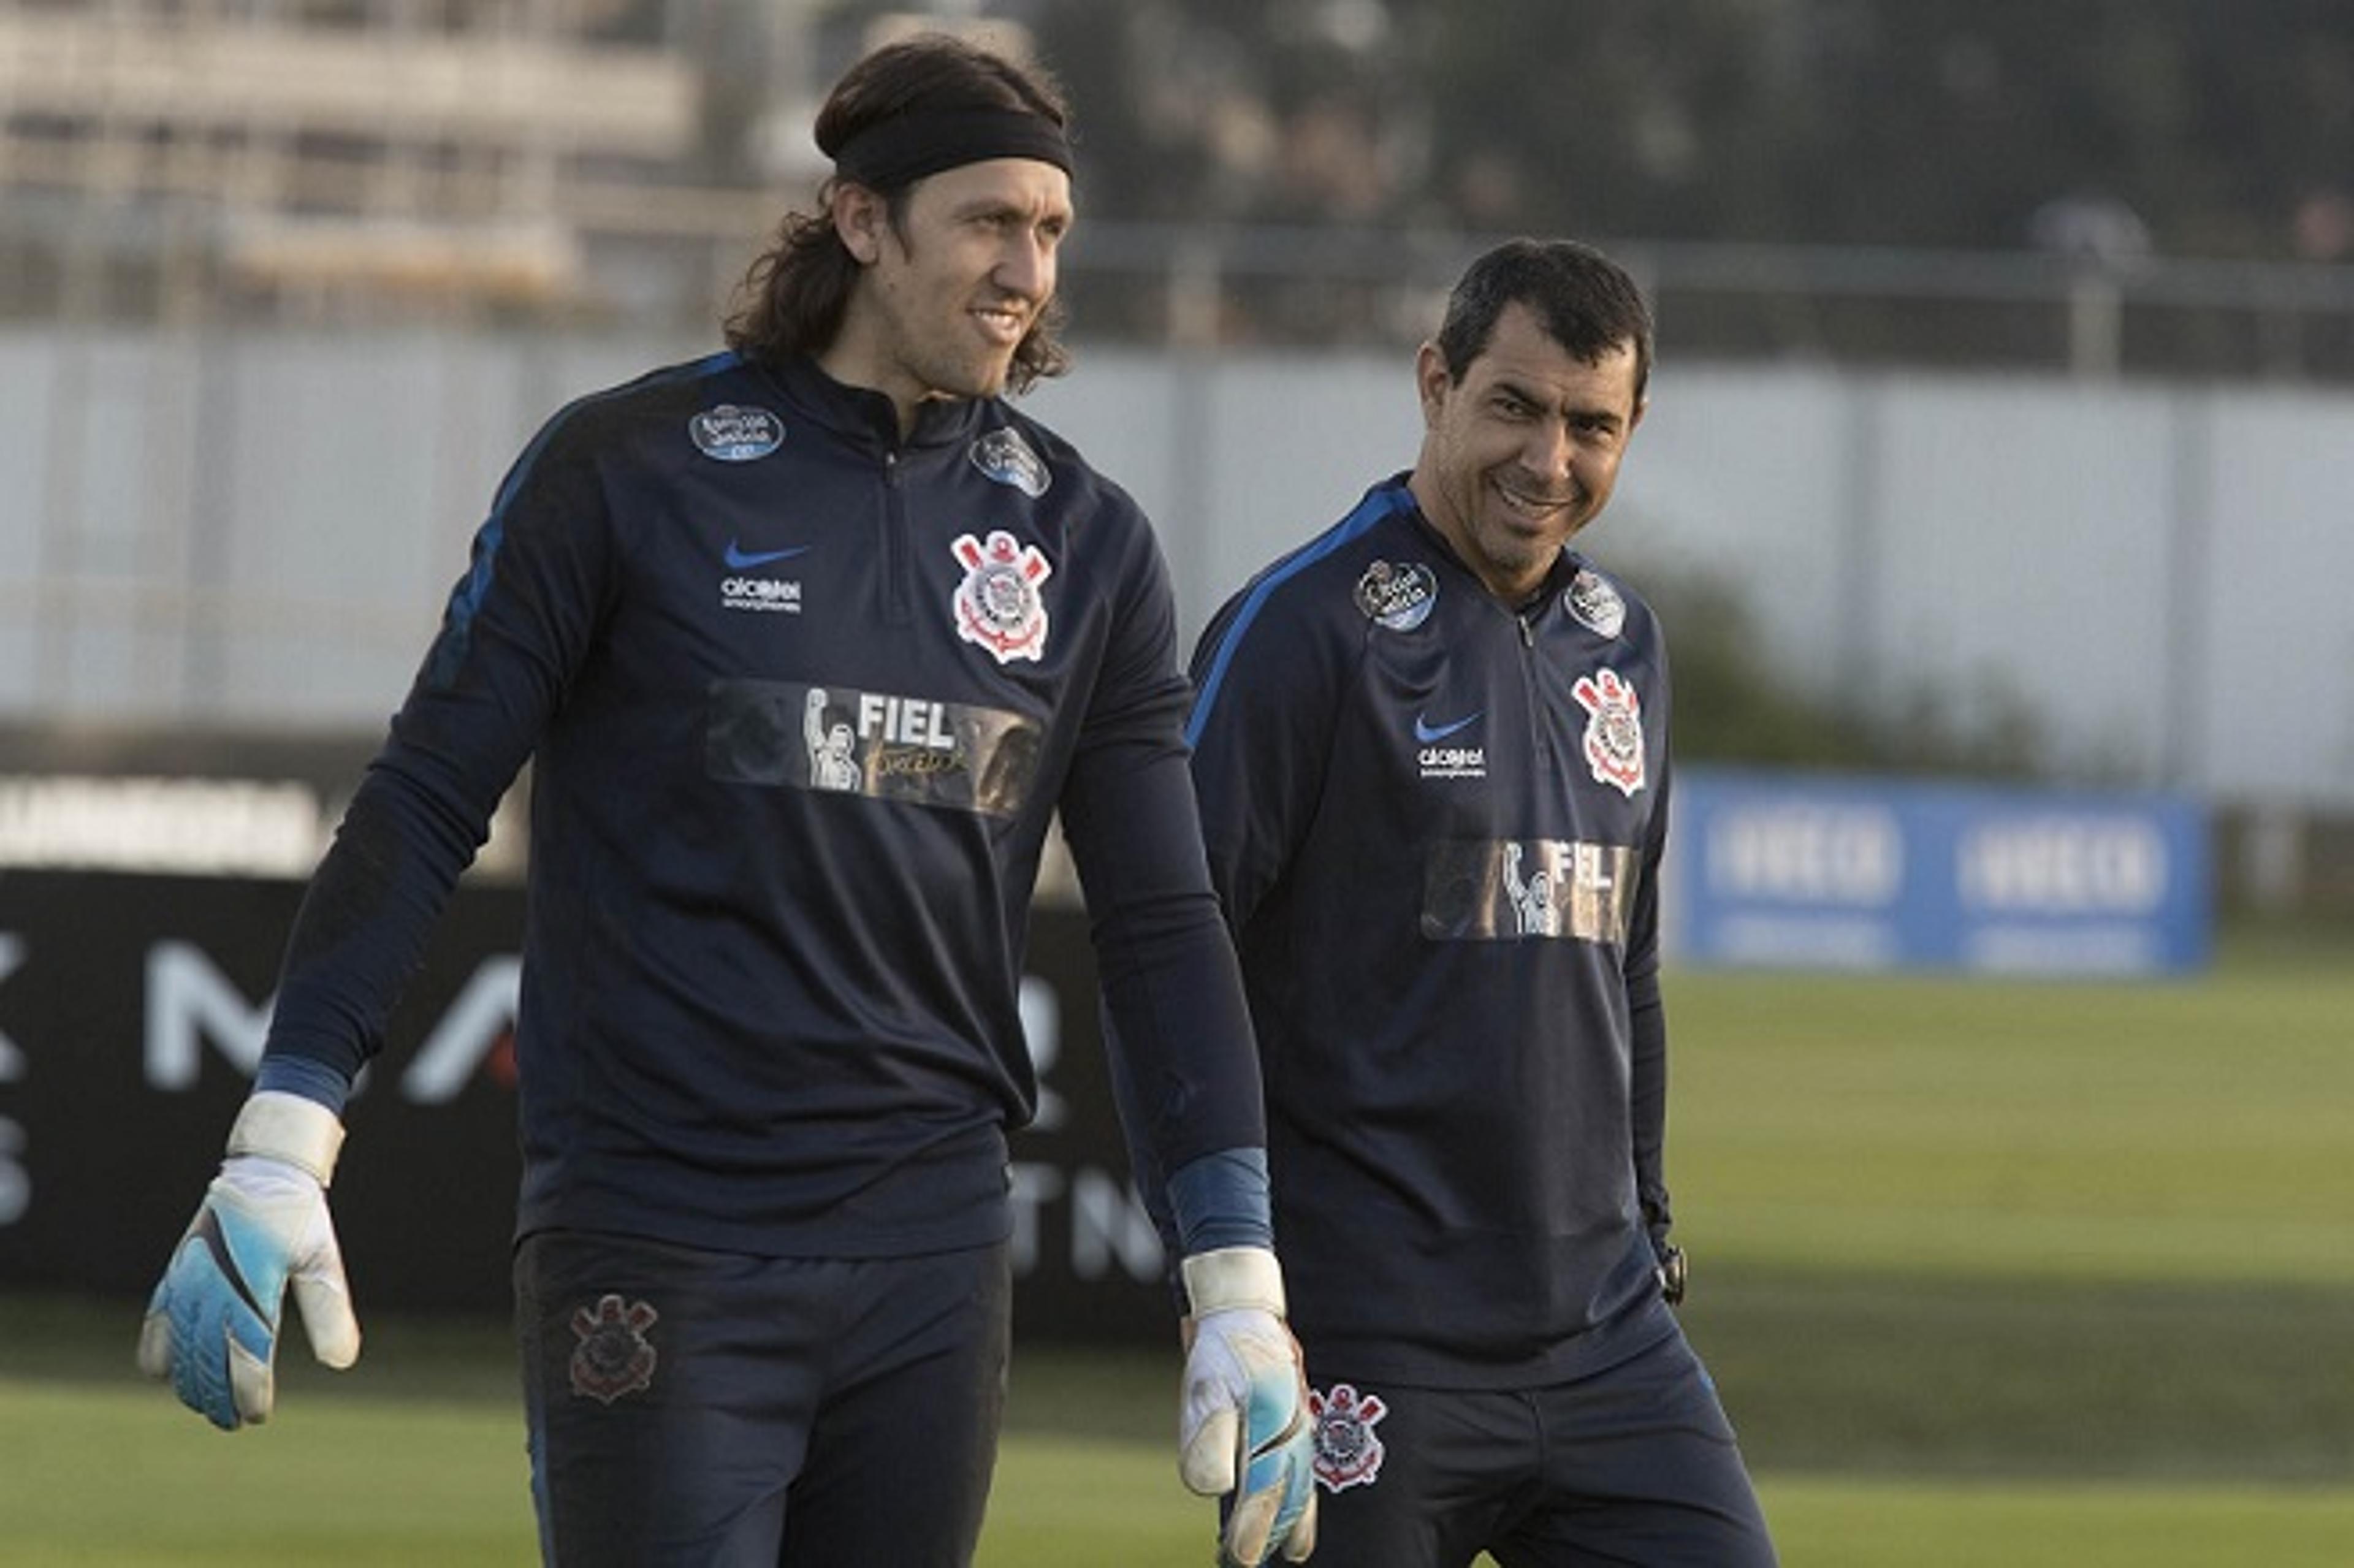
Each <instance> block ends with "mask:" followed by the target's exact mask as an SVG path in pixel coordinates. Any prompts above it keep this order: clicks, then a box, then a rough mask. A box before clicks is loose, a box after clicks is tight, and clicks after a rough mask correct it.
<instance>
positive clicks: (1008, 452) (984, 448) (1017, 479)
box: [966, 429, 1055, 500]
mask: <svg viewBox="0 0 2354 1568" xmlns="http://www.w3.org/2000/svg"><path fill="white" fill-rule="evenodd" d="M966 455H967V456H969V457H970V458H971V459H972V466H973V467H975V468H977V469H979V470H981V472H983V473H985V474H987V475H989V477H990V478H991V479H993V480H995V481H997V482H998V483H1000V484H1010V485H1012V486H1013V488H1014V489H1016V490H1018V491H1020V492H1021V493H1023V494H1024V495H1027V496H1029V497H1031V498H1032V499H1033V500H1034V499H1036V498H1037V497H1039V496H1041V495H1044V494H1045V493H1046V487H1047V486H1048V485H1050V484H1052V483H1054V482H1055V476H1054V475H1053V474H1052V473H1050V472H1048V471H1047V469H1046V464H1045V461H1044V459H1042V458H1041V457H1039V455H1038V454H1037V453H1036V452H1034V451H1032V450H1030V443H1029V442H1028V441H1025V440H1023V439H1022V432H1021V431H1019V430H1016V429H997V430H991V431H990V432H989V433H988V434H987V435H985V436H983V437H981V439H980V440H977V441H975V442H973V443H972V445H971V446H970V448H968V449H967V451H966Z"/></svg>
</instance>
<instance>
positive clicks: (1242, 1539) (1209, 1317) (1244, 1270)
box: [1178, 1246, 1316, 1568]
mask: <svg viewBox="0 0 2354 1568" xmlns="http://www.w3.org/2000/svg"><path fill="white" fill-rule="evenodd" d="M1182 1269H1183V1273H1184V1278H1185V1297H1186V1299H1187V1301H1188V1302H1189V1303H1191V1305H1192V1307H1193V1311H1192V1313H1191V1315H1190V1316H1188V1317H1187V1318H1186V1319H1185V1334H1186V1353H1185V1383H1184V1389H1183V1402H1182V1407H1181V1412H1180V1424H1179V1431H1178V1473H1179V1474H1180V1475H1181V1476H1182V1477H1183V1478H1184V1481H1185V1485H1186V1486H1187V1487H1188V1488H1189V1489H1192V1490H1193V1491H1195V1492H1197V1493H1199V1494H1201V1495H1202V1496H1204V1497H1222V1496H1224V1495H1225V1494H1226V1493H1228V1492H1232V1493H1234V1494H1235V1495H1234V1502H1233V1506H1232V1508H1231V1509H1230V1510H1228V1512H1227V1516H1226V1527H1225V1535H1224V1537H1223V1538H1222V1540H1221V1542H1220V1547H1221V1556H1220V1562H1221V1563H1228V1564H1240V1565H1241V1568H1259V1565H1260V1564H1262V1563H1266V1562H1267V1561H1268V1560H1269V1559H1270V1558H1272V1557H1273V1556H1274V1554H1275V1552H1277V1550H1278V1549H1280V1550H1281V1551H1282V1552H1283V1555H1284V1556H1285V1557H1286V1558H1288V1559H1289V1560H1290V1561H1291V1562H1294V1563H1299V1562H1304V1561H1306V1560H1307V1557H1308V1554H1309V1552H1311V1551H1313V1550H1314V1549H1315V1546H1316V1478H1315V1473H1314V1466H1315V1458H1316V1432H1315V1427H1314V1425H1312V1424H1311V1423H1310V1419H1309V1414H1308V1380H1307V1377H1306V1374H1305V1373H1303V1372H1301V1370H1300V1365H1299V1343H1298V1341H1297V1340H1293V1339H1292V1337H1291V1330H1288V1329H1287V1328H1285V1327H1284V1323H1283V1306H1284V1303H1283V1274H1282V1271H1281V1270H1280V1269H1279V1268H1278V1266H1277V1264H1276V1261H1275V1254H1273V1253H1272V1252H1269V1251H1268V1250H1267V1248H1265V1247H1253V1246H1244V1247H1225V1248H1221V1249H1219V1250H1217V1251H1214V1252H1204V1253H1196V1254H1194V1255H1193V1256H1191V1257H1189V1258H1187V1259H1185V1261H1184V1263H1183V1265H1182Z"/></svg>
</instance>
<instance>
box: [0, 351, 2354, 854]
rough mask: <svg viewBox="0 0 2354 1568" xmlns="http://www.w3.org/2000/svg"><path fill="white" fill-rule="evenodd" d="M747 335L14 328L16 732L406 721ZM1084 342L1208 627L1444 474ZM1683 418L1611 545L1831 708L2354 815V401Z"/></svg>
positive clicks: (1379, 369) (1350, 379)
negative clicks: (572, 514) (522, 459)
mask: <svg viewBox="0 0 2354 1568" xmlns="http://www.w3.org/2000/svg"><path fill="white" fill-rule="evenodd" d="M708 346H709V345H708V344H704V343H692V342H690V343H677V342H669V343H658V342H647V341H614V340H609V339H587V338H584V339H561V340H558V339H548V338H515V339H497V338H484V337H481V336H468V335H461V334H434V333H410V334H384V335H360V334H342V335H335V336H327V335H320V336H303V335H288V334H264V335H215V334H202V335H181V336H171V335H148V334H139V335H126V336H109V335H102V334H101V335H90V334H79V335H77V334H63V333H60V332H58V331H55V330H46V329H43V330H25V329H19V330H16V331H14V332H9V333H5V334H0V718H5V719H19V720H33V721H56V720H60V719H63V720H77V719H89V720H106V721H133V722H148V721H154V722H159V723H171V724H175V725H188V724H195V725H210V724H236V725H239V726H257V725H259V726H338V727H345V728H352V727H358V728H363V729H373V728H375V727H376V726H379V725H380V724H381V723H382V721H383V718H384V716H385V715H387V713H388V712H389V711H390V709H391V708H392V707H393V706H394V705H396V704H397V703H398V699H399V696H400V694H401V693H402V691H403V690H404V689H405V688H406V686H407V683H408V677H409V675H410V673H411V672H412V671H413V669H414V666H415V663H416V661H417V659H418V657H419V654H420V653H421V652H422V650H423V648H424V645H425V642H426V640H427V639H428V637H429V635H430V632H431V629H432V627H433V624H434V622H435V620H436V619H437V617H438V615H439V612H440V603H441V600H442V598H443V596H444V595H445V594H446V592H447V590H448V588H449V585H450V584H451V581H453V580H454V579H455V577H457V576H458V574H459V573H460V572H461V570H462V569H463V567H464V565H465V556H466V545H467V541H468V539H469V538H470V536H471V535H472V530H473V528H474V526H475V524H477V523H478V522H479V520H480V518H481V516H482V511H483V509H484V507H485V506H486V505H487V503H488V500H489V497H490V495H491V493H492V492H493V488H494V487H495V485H496V483H497V482H498V479H499V476H500V474H501V473H502V472H503V471H504V468H505V466H506V464H507V462H508V461H510V460H511V459H512V457H513V455H514V452H515V451H516V450H518V449H519V447H520V446H521V444H522V443H523V441H524V440H525V439H526V438H527V437H528V435H529V434H530V432H531V430H532V429H534V428H535V426H536V425H537V424H538V422H539V421H540V420H541V419H542V418H544V417H545V416H546V414H547V413H548V412H549V411H551V410H552V409H553V408H556V407H557V405H558V404H560V403H562V402H563V401H564V400H566V399H567V398H568V397H572V396H574V395H576V394H578V393H579V392H582V391H586V390H588V389H590V388H593V387H599V386H602V385H607V384H610V383H611V382H614V381H618V380H620V379H623V378H625V377H627V376H631V375H633V374H635V373H636V372H637V371H639V370H641V369H642V368H645V367H646V366H650V365H652V364H655V363H660V362H664V361H670V360H676V359H684V358H687V357H690V356H692V355H695V354H697V353H700V352H703V351H705V349H706V348H707V347H708ZM1080 350H1081V356H1080V357H1081V364H1080V368H1079V370H1078V372H1077V373H1076V376H1075V377H1074V378H1073V379H1072V380H1070V381H1067V382H1065V383H1061V384H1055V385H1050V386H1048V387H1042V388H1041V389H1040V390H1039V391H1038V392H1037V393H1035V394H1034V396H1033V397H1032V398H1031V406H1032V408H1034V411H1035V412H1037V413H1038V414H1039V415H1040V416H1041V417H1043V418H1046V419H1047V420H1048V421H1049V422H1050V423H1053V424H1055V425H1056V426H1057V427H1058V428H1060V429H1063V430H1064V432H1065V433H1066V434H1067V435H1069V436H1070V437H1071V438H1072V439H1073V440H1076V442H1077V443H1078V444H1079V446H1080V447H1081V448H1082V450H1085V451H1087V454H1088V455H1089V456H1090V457H1091V458H1092V459H1093V460H1094V461H1096V462H1097V465H1098V466H1100V467H1101V468H1103V469H1104V470H1105V471H1108V472H1110V473H1112V474H1114V475H1115V476H1116V477H1118V478H1119V479H1120V480H1121V481H1122V482H1124V483H1126V484H1127V486H1128V487H1129V489H1130V490H1131V491H1132V492H1133V493H1135V494H1136V496H1137V497H1138V499H1139V500H1140V501H1141V502H1142V503H1144V504H1145V505H1146V507H1147V508H1148V509H1149V510H1150V512H1151V513H1152V514H1153V515H1154V517H1155V519H1156V520H1157V522H1158V523H1159V524H1160V525H1161V532H1162V535H1163V537H1164V540H1165V541H1166V545H1167V548H1168V552H1169V555H1170V557H1171V561H1172V567H1173V568H1174V571H1175V573H1176V577H1177V582H1178V588H1179V592H1180V594H1181V598H1182V614H1183V619H1184V624H1185V629H1186V631H1187V634H1188V636H1189V637H1190V636H1191V634H1192V632H1193V630H1195V629H1197V628H1198V627H1199V626H1200V625H1201V623H1202V622H1203V620H1204V619H1206V617H1207V616H1208V614H1209V612H1210V610H1211V609H1213V608H1214V606H1215V604H1216V603H1217V602H1218V600H1219V599H1223V598H1224V597H1225V595H1227V594H1228V593H1231V592H1232V591H1233V590H1234V589H1235V588H1236V587H1238V586H1239V585H1240V584H1241V583H1242V581H1243V580H1244V579H1245V578H1246V577H1247V576H1248V575H1249V574H1250V572H1252V571H1253V570H1255V569H1256V568H1257V567H1258V566H1259V565H1261V564H1263V563H1264V562H1265V561H1266V560H1267V559H1268V558H1269V557H1270V556H1274V555H1276V554H1277V553H1278V552H1280V551H1281V550H1284V549H1287V548H1288V547H1289V546H1292V545H1294V544H1296V543H1298V542H1299V541H1300V540H1302V539H1304V538H1306V537H1307V536H1308V535H1310V534H1312V533H1314V532H1316V531H1317V530H1319V529H1320V528H1321V527H1323V526H1324V525H1325V524H1328V523H1330V522H1331V521H1332V520H1333V519H1335V518H1337V517H1338V516H1339V515H1340V514H1341V513H1342V512H1344V511H1345V510H1346V509H1347V508H1348V506H1349V505H1350V504H1351V503H1352V502H1353V500H1354V499H1355V497H1356V496H1357V494H1358V493H1360V492H1361V491H1362V490H1363V487H1364V486H1365V485H1366V484H1368V483H1370V482H1372V481H1373V480H1374V479H1376V478H1378V477H1380V476H1382V475H1384V474H1386V473H1388V472H1390V471H1394V470H1396V469H1399V468H1403V467H1405V466H1407V465H1408V464H1409V463H1411V461H1413V457H1414V450H1415V445H1416V440H1417V436H1418V431H1419V418H1418V416H1417V414H1416V408H1415V404H1414V398H1413V392H1412V387H1411V383H1410V379H1409V367H1408V365H1407V363H1406V360H1405V356H1403V355H1378V356H1374V355H1326V356H1318V357H1312V358H1311V357H1274V356H1261V355H1227V356H1222V357H1217V358H1200V359H1186V358H1171V357H1168V356H1164V355H1143V354H1137V353H1129V352H1115V351H1112V350H1108V349H1105V350H1099V351H1090V350H1089V349H1088V348H1087V345H1086V344H1084V343H1082V344H1080ZM1652 405H1653V406H1652V411H1651V414H1650V416H1649V418H1647V419H1646V421H1645V423H1644V425H1643V427H1642V429H1641V431H1640V433H1639V434H1638V438H1637V440H1636V441H1635V444H1634V447H1633V449H1632V451H1631V453H1630V455H1629V457H1628V468H1627V471H1626V473H1625V476H1624V478H1623V480H1622V482H1621V485H1620V490H1619V495H1618V500H1617V503H1616V504H1615V505H1614V507H1613V509H1612V512H1611V513H1610V514H1609V515H1608V517H1607V518H1606V520H1605V521H1604V522H1603V523H1602V524H1599V525H1597V527H1596V530H1595V532H1594V533H1593V534H1592V535H1589V536H1588V538H1587V539H1586V540H1585V542H1584V543H1585V546H1586V547H1588V548H1589V549H1590V550H1591V551H1592V552H1593V553H1594V554H1596V556H1600V557H1601V558H1603V559H1604V560H1605V561H1606V562H1609V563H1611V564H1613V565H1616V566H1619V567H1622V568H1624V569H1626V570H1627V571H1628V573H1629V574H1630V575H1631V576H1632V577H1635V579H1636V580H1637V581H1638V583H1639V582H1640V581H1641V579H1642V576H1643V573H1644V572H1645V571H1646V570H1647V569H1649V570H1666V569H1689V568H1704V569H1707V570H1709V571H1712V572H1715V573H1718V574H1720V575H1722V576H1723V577H1724V578H1725V579H1726V580H1727V581H1728V582H1730V583H1732V584H1734V585H1735V586H1736V587H1737V588H1739V590H1740V591H1741V593H1742V594H1743V596H1744V599H1746V600H1747V602H1748V604H1749V606H1750V608H1751V609H1752V611H1753V613H1754V615H1755V620H1756V621H1757V624H1758V625H1759V627H1760V628H1761V630H1762V631H1763V633H1764V635H1765V639H1766V642H1767V653H1768V655H1769V656H1770V657H1772V658H1773V659H1775V660H1776V661H1777V662H1780V663H1781V664H1782V665H1783V666H1784V667H1785V668H1786V669H1787V671H1788V672H1789V673H1790V674H1791V675H1792V676H1793V677H1794V678H1795V679H1797V680H1798V681H1800V682H1802V683H1804V684H1806V685H1807V686H1808V687H1809V688H1811V689H1812V690H1814V691H1816V692H1817V693H1819V694H1823V695H1824V696H1826V697H1828V698H1829V700H1831V701H1834V702H1847V703H1853V704H1857V705H1876V704H1886V703H1894V702H1900V701H1903V699H1904V698H1905V697H1906V696H1907V695H1908V694H1911V693H1914V692H1915V691H1918V690H1921V689H1924V688H1934V689H1935V690H1936V691H1938V692H1940V693H1941V694H1944V695H1946V697H1947V698H1948V699H1949V700H1952V701H1955V702H1956V704H1958V705H1960V706H1961V707H1962V709H1963V711H1965V712H1967V711H1968V707H1969V705H1970V704H1971V703H1972V702H1973V701H1974V700H1977V699H1978V698H1980V697H1983V698H1985V699H1986V700H1988V701H1994V700H1997V699H2003V700H2008V699H2010V698H2016V699H2018V700H2020V701H2023V702H2024V703H2025V704H2027V705H2028V706H2029V707H2030V708H2031V710H2032V711H2033V712H2034V713H2035V714H2037V715H2038V716H2039V717H2040V719H2041V722H2042V726H2043V728H2044V731H2045V733H2046V734H2047V735H2048V736H2050V737H2051V739H2052V746H2053V747H2054V750H2055V753H2056V757H2055V760H2058V761H2060V762H2062V763H2064V764H2067V765H2069V766H2072V767H2074V768H2088V767H2096V766H2097V767H2101V768H2105V770H2106V771H2107V773H2108V774H2109V775H2110V776H2111V777H2113V778H2119V779H2124V780H2126V781H2136V782H2151V783H2168V784H2173V785H2178V786H2181V787H2184V788H2187V789H2193V790H2197V791H2200V792H2202V793H2205V794H2207V795H2209V796H2210V797H2211V798H2213V799H2215V800H2219V801H2224V802H2230V803H2236V804H2278V805H2291V806H2320V807H2330V808H2343V807H2346V806H2349V805H2354V610H2349V608H2348V605H2349V598H2348V592H2347V589H2346V588H2344V587H2343V585H2344V584H2345V583H2347V582H2348V581H2349V580H2354V527H2349V526H2348V524H2349V522H2354V503H2349V497H2350V496H2354V394H2348V393H2344V392H2327V391H2302V392H2287V391H2268V390H2264V389H2258V388H2242V387H2168V386H2154V385H2119V384H2114V383H2106V384H2093V383H2083V382H2072V381H2063V380H2054V379H2051V378H2046V377H2032V378H2031V377H1995V376H1969V377H1962V376H1914V375H1891V374H1885V373H1858V374H1843V373H1837V372H1833V371H1831V370H1829V369H1824V368H1818V367H1748V366H1738V367H1736V366H1677V365H1673V364H1670V365H1669V366H1664V367H1663V368H1662V369H1661V370H1660V371H1659V375H1658V376H1657V379H1656V382H1655V385H1654V388H1653V397H1652ZM1670 630H1671V632H1672V630H1673V629H1672V628H1670Z"/></svg>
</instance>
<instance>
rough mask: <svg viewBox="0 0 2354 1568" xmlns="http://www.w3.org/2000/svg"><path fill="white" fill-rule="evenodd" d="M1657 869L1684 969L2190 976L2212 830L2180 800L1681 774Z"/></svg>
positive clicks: (2204, 921) (2198, 960)
mask: <svg viewBox="0 0 2354 1568" xmlns="http://www.w3.org/2000/svg"><path fill="white" fill-rule="evenodd" d="M1675 813H1676V814H1675V825H1674V831H1673V832H1672V833H1671V835H1670V852H1669V857H1668V867H1667V873H1666V876H1667V890H1666V891H1667V905H1666V914H1667V918H1668V920H1669V922H1670V925H1669V940H1670V944H1671V948H1670V950H1671V951H1672V952H1674V953H1675V955H1676V956H1677V957H1678V958H1679V959H1681V960H1682V961H1684V962H1687V963H1692V964H1723V965H1753V966H1770V967H1781V968H1791V969H1965V970H1986V971H1994V972H2003V973H2014V974H2016V973H2042V974H2051V975H2148V974H2166V973H2174V972H2179V971H2183V970H2188V969H2198V968H2200V966H2202V965H2203V964H2205V962H2206V961H2207V957H2208V950H2209V946H2210V938H2211V926H2212V914H2211V906H2212V899H2211V887H2210V876H2209V853H2208V833H2207V821H2206V813H2205V811H2204V810H2203V809H2202V808H2201V807H2200V806H2199V805H2198V804H2197V803H2195V802H2193V801H2190V800H2183V799H2180V798H2178V797H2173V796H2165V795H2151V794H2124V793H2115V794H2112V793H2098V792H2092V791H2077V790H2050V789H2003V788H1993V787H1982V786H1977V785H1968V784H1958V783H1933V782H1923V781H1913V780H1904V779H1853V778H1839V777H1833V776H1822V777H1817V776H1811V775H1805V774H1772V773H1744V772H1737V771H1718V770H1712V769H1706V768H1686V769H1683V770H1681V771H1680V772H1679V773H1678V775H1677V779H1676V805H1675Z"/></svg>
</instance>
